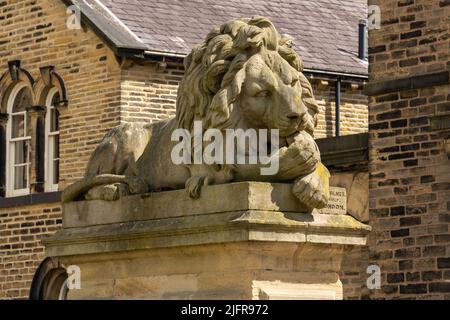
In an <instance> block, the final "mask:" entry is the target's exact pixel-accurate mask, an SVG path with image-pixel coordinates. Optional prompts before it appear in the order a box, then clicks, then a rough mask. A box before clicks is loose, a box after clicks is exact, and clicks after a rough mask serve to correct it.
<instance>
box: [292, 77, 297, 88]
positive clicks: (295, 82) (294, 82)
mask: <svg viewBox="0 0 450 320" xmlns="http://www.w3.org/2000/svg"><path fill="white" fill-rule="evenodd" d="M297 82H298V78H297V79H292V82H291V86H292V87H295V85H296V84H297Z"/></svg>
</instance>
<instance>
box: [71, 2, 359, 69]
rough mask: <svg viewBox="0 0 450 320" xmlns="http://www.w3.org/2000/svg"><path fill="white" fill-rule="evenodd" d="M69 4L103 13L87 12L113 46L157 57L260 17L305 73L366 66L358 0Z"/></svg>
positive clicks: (186, 48) (184, 50) (181, 51)
mask: <svg viewBox="0 0 450 320" xmlns="http://www.w3.org/2000/svg"><path fill="white" fill-rule="evenodd" d="M73 2H75V3H78V4H81V6H82V5H84V7H85V9H86V10H92V9H97V11H100V12H103V13H102V14H101V16H100V17H99V14H98V13H95V12H94V13H91V15H93V16H92V19H91V20H93V22H94V23H96V21H95V20H98V19H103V23H106V24H107V25H108V26H109V27H103V28H101V29H103V30H104V31H105V33H110V36H112V37H116V38H118V46H119V47H124V48H126V47H127V46H129V47H130V48H146V50H150V51H153V52H157V53H161V54H181V55H185V54H187V53H188V52H189V50H190V48H191V47H192V46H193V45H195V44H197V43H199V42H201V41H202V40H203V39H204V38H205V36H206V34H207V33H208V32H209V31H210V30H211V28H212V27H213V26H216V25H220V24H222V23H223V22H225V21H228V20H230V19H233V18H241V17H251V16H253V15H261V16H266V17H268V18H269V19H270V20H271V21H272V22H273V23H274V24H275V27H276V28H277V29H278V31H279V32H280V33H281V34H288V35H290V36H291V37H293V38H294V45H295V48H296V50H297V52H299V53H300V55H301V56H302V58H303V60H304V63H305V67H306V68H307V69H310V70H317V71H329V72H340V73H349V74H355V75H367V62H364V61H362V60H360V59H359V58H358V22H359V19H362V18H365V17H366V15H367V13H366V12H367V3H364V1H362V0H74V1H73ZM99 2H101V3H99ZM102 4H103V5H104V7H103V6H102ZM88 7H89V8H88ZM105 7H106V8H107V9H106V8H105ZM81 9H82V11H83V8H81ZM86 12H87V11H86ZM86 12H85V11H83V13H86ZM111 13H112V15H113V16H114V17H111ZM117 18H118V19H119V20H120V21H118V20H117ZM113 42H114V41H113ZM128 42H129V43H128Z"/></svg>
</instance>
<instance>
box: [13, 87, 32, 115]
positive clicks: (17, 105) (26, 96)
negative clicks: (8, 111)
mask: <svg viewBox="0 0 450 320" xmlns="http://www.w3.org/2000/svg"><path fill="white" fill-rule="evenodd" d="M31 105H32V98H31V91H30V89H29V88H28V87H23V88H22V89H20V90H19V92H18V93H17V95H16V97H15V98H14V102H13V109H12V112H13V113H15V112H20V111H25V110H26V109H25V108H26V107H29V106H31Z"/></svg>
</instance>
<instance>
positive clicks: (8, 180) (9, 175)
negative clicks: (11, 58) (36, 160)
mask: <svg viewBox="0 0 450 320" xmlns="http://www.w3.org/2000/svg"><path fill="white" fill-rule="evenodd" d="M27 87H28V85H27V84H26V83H25V82H20V83H18V84H16V85H15V86H14V87H13V88H12V90H11V92H10V94H9V96H8V100H7V103H6V110H7V114H8V121H7V123H6V163H5V169H6V174H5V186H6V190H5V196H6V197H15V196H23V195H27V194H30V165H31V159H30V149H29V148H30V147H31V136H27V135H26V134H27V129H28V125H29V124H28V123H27V122H28V121H27V111H20V112H13V107H14V101H15V99H16V97H17V94H18V93H19V92H20V90H22V89H23V88H27ZM28 90H30V88H29V87H28ZM18 114H23V116H24V136H23V137H20V138H13V137H12V126H13V121H12V118H13V116H14V115H18ZM18 141H27V142H25V143H28V148H27V154H26V157H27V162H26V164H25V166H26V177H27V187H26V188H22V189H15V188H14V174H15V170H14V169H15V167H16V165H15V163H14V157H15V149H14V147H15V142H18ZM22 166H23V165H22Z"/></svg>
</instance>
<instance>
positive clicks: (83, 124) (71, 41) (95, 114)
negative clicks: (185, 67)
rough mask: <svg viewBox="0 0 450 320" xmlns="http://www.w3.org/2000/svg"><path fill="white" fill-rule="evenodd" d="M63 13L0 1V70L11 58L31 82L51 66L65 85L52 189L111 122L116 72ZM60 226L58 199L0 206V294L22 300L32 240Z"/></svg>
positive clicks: (88, 34)
mask: <svg viewBox="0 0 450 320" xmlns="http://www.w3.org/2000/svg"><path fill="white" fill-rule="evenodd" d="M66 17H67V16H66V7H65V6H64V4H63V3H62V2H61V1H60V0H46V1H43V0H39V1H37V0H26V1H22V0H20V1H17V0H6V1H1V2H0V69H1V73H2V74H3V73H4V72H6V71H7V69H8V61H11V60H16V59H18V60H20V61H21V67H22V68H24V69H25V70H27V71H28V72H30V74H31V75H32V76H33V78H34V79H35V80H37V79H38V77H39V68H40V67H44V66H48V65H54V66H55V67H56V71H57V72H58V73H59V74H60V75H61V76H62V78H63V79H64V82H65V86H66V88H67V93H68V100H69V106H68V108H62V109H61V110H60V156H61V160H60V163H61V164H60V188H62V187H63V186H64V185H66V184H67V183H71V182H73V181H74V180H75V179H77V178H79V177H80V176H81V175H82V174H83V171H84V167H85V164H86V161H87V159H88V157H89V156H90V154H91V152H92V151H93V149H94V148H95V146H96V145H97V143H98V142H99V140H100V139H101V138H102V137H103V135H104V133H105V132H106V131H107V130H108V129H109V128H111V127H112V126H115V125H117V124H118V123H119V103H120V101H119V97H120V91H119V87H120V81H119V79H120V78H119V75H120V69H119V68H118V66H117V62H116V61H115V58H114V57H112V56H111V52H110V50H109V49H108V48H107V47H106V46H105V45H104V44H103V43H102V41H101V40H100V39H99V38H98V37H97V36H96V35H95V34H94V33H93V32H92V31H90V30H89V29H81V30H69V29H67V27H66ZM3 98H4V97H0V99H3ZM2 112H3V110H2ZM60 224H61V211H60V205H59V204H58V203H54V204H46V205H36V206H27V207H16V208H4V209H0V299H1V298H26V297H28V290H29V287H30V284H31V279H32V276H33V274H34V272H35V270H36V268H37V265H38V264H39V262H40V261H42V259H43V257H44V252H43V251H44V248H43V247H42V245H41V242H40V241H41V239H42V238H43V237H44V236H47V235H49V234H52V233H53V232H54V231H55V230H56V229H57V228H58V227H59V226H60Z"/></svg>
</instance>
